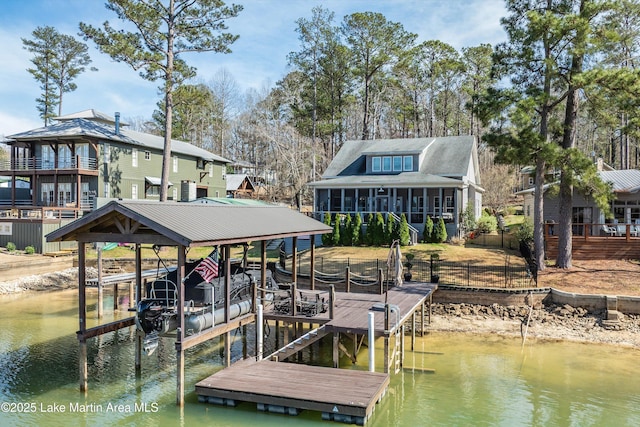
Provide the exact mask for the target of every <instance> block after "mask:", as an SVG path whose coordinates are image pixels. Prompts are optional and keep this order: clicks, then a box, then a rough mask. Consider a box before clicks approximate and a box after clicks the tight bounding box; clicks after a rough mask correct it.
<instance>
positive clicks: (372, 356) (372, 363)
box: [369, 311, 376, 372]
mask: <svg viewBox="0 0 640 427" xmlns="http://www.w3.org/2000/svg"><path fill="white" fill-rule="evenodd" d="M374 316H375V313H373V312H372V311H370V312H369V372H375V371H376V345H375V343H376V341H375V340H376V336H375V327H376V326H375V318H374Z"/></svg>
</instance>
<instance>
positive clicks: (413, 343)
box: [411, 311, 416, 351]
mask: <svg viewBox="0 0 640 427" xmlns="http://www.w3.org/2000/svg"><path fill="white" fill-rule="evenodd" d="M415 346H416V312H415V311H414V312H413V313H412V314H411V351H413V350H414V348H415Z"/></svg>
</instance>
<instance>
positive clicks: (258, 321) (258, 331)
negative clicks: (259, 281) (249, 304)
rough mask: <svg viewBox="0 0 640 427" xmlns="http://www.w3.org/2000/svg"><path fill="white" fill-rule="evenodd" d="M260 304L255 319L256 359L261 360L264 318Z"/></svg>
mask: <svg viewBox="0 0 640 427" xmlns="http://www.w3.org/2000/svg"><path fill="white" fill-rule="evenodd" d="M263 317H264V315H263V308H262V304H258V316H257V319H256V360H262V352H263V345H264V333H263V330H262V328H263V326H264V323H263V322H264V319H263Z"/></svg>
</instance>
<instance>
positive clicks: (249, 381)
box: [196, 282, 437, 425]
mask: <svg viewBox="0 0 640 427" xmlns="http://www.w3.org/2000/svg"><path fill="white" fill-rule="evenodd" d="M436 289H437V285H434V284H429V283H415V282H411V283H408V284H405V285H404V286H402V287H397V288H393V289H390V290H389V291H388V292H387V294H386V295H385V294H382V295H377V294H363V293H346V292H337V293H336V294H335V299H334V308H333V317H332V318H331V317H330V314H329V312H325V313H319V314H318V315H316V316H313V317H309V316H305V315H302V314H298V315H296V316H292V315H290V314H285V313H278V311H277V310H275V309H274V308H270V309H268V310H265V315H264V318H265V319H270V320H276V321H282V322H285V323H289V324H296V323H301V322H306V323H313V324H320V325H323V326H322V329H323V333H332V334H333V337H334V338H333V342H334V366H335V367H334V368H326V367H317V366H307V365H301V364H294V363H282V362H277V361H272V360H261V361H258V362H256V361H255V360H254V359H247V360H243V361H241V362H237V363H236V364H234V365H232V366H231V367H228V368H226V369H223V370H221V371H219V372H217V373H215V374H213V375H211V376H210V377H208V378H206V379H204V380H202V381H200V382H199V383H197V384H196V393H197V394H198V396H199V400H200V401H201V402H207V403H215V404H219V405H228V406H235V405H236V404H238V403H239V402H253V403H256V404H257V405H258V409H259V410H264V411H269V412H277V413H281V414H289V415H297V414H298V413H299V412H300V411H302V410H305V409H307V410H313V411H319V412H321V413H322V419H324V420H332V421H339V422H343V423H349V424H357V425H364V424H365V423H366V422H367V420H368V419H369V418H370V417H371V415H372V413H373V411H374V409H375V404H376V403H377V402H378V401H380V399H381V398H382V397H383V396H384V394H385V392H386V389H387V387H388V385H389V379H390V376H389V373H388V372H389V367H390V366H391V365H395V367H396V371H397V370H398V367H399V366H401V365H402V359H403V356H404V332H405V324H406V323H407V322H408V321H410V320H411V321H412V322H413V324H412V327H411V333H412V345H413V340H414V339H415V331H416V324H415V323H416V312H421V315H422V320H421V321H422V322H423V323H424V317H425V305H427V303H430V301H431V296H432V294H433V292H434V291H435V290H436ZM302 291H303V292H304V290H302ZM385 305H388V307H389V308H390V310H389V320H388V323H386V322H385ZM369 312H373V313H374V329H375V331H374V333H375V336H376V337H384V339H385V369H384V370H385V372H384V373H376V372H368V371H356V370H347V369H337V355H338V348H339V346H341V344H340V343H339V337H340V334H352V335H353V342H354V343H356V342H358V335H366V334H367V331H368V313H369ZM421 330H424V329H423V328H421ZM391 338H393V339H394V340H395V343H394V347H393V349H391V348H390V346H389V341H390V339H391ZM361 342H362V340H360V343H361ZM289 347H291V346H285V347H284V348H283V350H282V351H283V353H287V350H286V349H287V348H289ZM342 347H344V346H342ZM340 350H343V348H340ZM355 353H357V348H356V349H354V354H355ZM287 355H290V353H287ZM350 357H351V356H350ZM280 360H283V359H282V358H280ZM352 360H354V363H355V359H352Z"/></svg>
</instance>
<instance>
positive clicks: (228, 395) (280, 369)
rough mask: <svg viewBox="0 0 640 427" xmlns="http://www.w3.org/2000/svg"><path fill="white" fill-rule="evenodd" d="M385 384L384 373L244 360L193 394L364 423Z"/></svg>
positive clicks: (205, 399) (216, 400)
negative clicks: (304, 411)
mask: <svg viewBox="0 0 640 427" xmlns="http://www.w3.org/2000/svg"><path fill="white" fill-rule="evenodd" d="M249 360H250V361H251V362H249V363H248V361H249ZM388 386H389V375H388V374H382V373H376V372H367V371H355V370H347V369H334V368H324V367H318V366H308V365H298V364H293V363H280V362H272V361H269V360H261V361H259V362H255V361H253V360H252V359H247V360H245V361H242V362H238V363H236V364H234V365H232V366H231V367H229V368H226V369H223V370H221V371H219V372H217V373H215V374H214V375H212V376H210V377H209V378H206V379H204V380H202V381H200V382H199V383H197V384H196V393H197V394H198V396H199V400H200V401H201V402H208V403H216V404H222V405H228V406H235V405H236V404H237V403H240V402H253V403H256V404H257V405H258V409H259V410H263V411H269V412H276V413H281V414H288V415H297V414H298V413H299V412H300V411H302V410H305V409H307V410H312V411H318V412H321V413H322V418H323V419H325V420H334V421H340V422H345V423H352V424H358V425H364V423H365V422H366V421H367V419H368V417H369V416H371V414H372V413H373V411H374V408H375V404H376V403H377V402H378V401H379V400H380V399H381V398H382V397H383V396H384V393H385V392H386V389H387V387H388Z"/></svg>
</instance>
